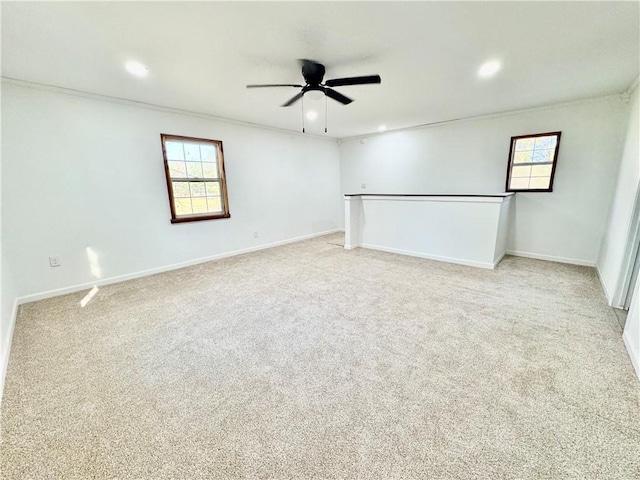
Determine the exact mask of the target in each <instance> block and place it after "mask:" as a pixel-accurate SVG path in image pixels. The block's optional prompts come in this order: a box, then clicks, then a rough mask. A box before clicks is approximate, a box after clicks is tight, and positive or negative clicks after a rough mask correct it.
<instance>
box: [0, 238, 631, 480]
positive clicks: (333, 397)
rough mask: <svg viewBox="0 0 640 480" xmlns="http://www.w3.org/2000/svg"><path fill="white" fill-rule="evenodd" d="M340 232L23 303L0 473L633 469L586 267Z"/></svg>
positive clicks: (600, 472)
mask: <svg viewBox="0 0 640 480" xmlns="http://www.w3.org/2000/svg"><path fill="white" fill-rule="evenodd" d="M340 240H341V237H340V236H339V235H333V236H328V237H321V238H317V239H314V240H309V241H305V242H301V243H297V244H292V245H288V246H284V247H279V248H275V249H271V250H267V251H262V252H258V253H253V254H248V255H244V256H240V257H235V258H230V259H227V260H222V261H217V262H211V263H207V264H202V265H199V266H195V267H190V268H186V269H183V270H179V271H174V272H170V273H165V274H161V275H156V276H152V277H147V278H144V279H139V280H134V281H130V282H126V283H121V284H117V285H112V286H108V287H104V288H101V289H100V291H99V292H98V294H97V295H96V296H95V297H94V298H93V299H92V300H91V301H90V302H89V303H88V305H87V306H86V307H84V308H81V307H80V305H79V302H80V300H81V299H82V297H83V296H84V293H86V292H83V293H78V294H73V295H67V296H64V297H58V298H55V299H50V300H46V301H41V302H38V303H32V304H28V305H25V306H23V307H22V308H21V309H20V313H19V318H18V322H17V325H16V330H15V338H14V341H13V349H12V351H11V359H10V363H9V372H8V377H7V383H6V391H5V394H4V401H3V404H2V444H1V447H0V454H1V467H2V472H1V474H2V478H4V479H27V478H38V479H46V478H56V479H72V478H78V479H79V478H82V479H85V478H96V479H97V478H121V479H130V478H131V479H147V478H148V479H163V478H176V479H178V478H179V479H204V478H214V479H236V478H245V479H253V478H271V479H310V478H314V479H330V478H341V479H376V478H379V479H419V478H424V479H448V478H452V479H471V478H478V479H503V478H505V479H506V478H508V479H515V478H519V479H564V478H575V479H596V478H598V479H625V480H630V479H634V478H640V402H639V396H640V383H639V382H638V380H637V378H635V376H634V373H633V369H632V366H631V364H630V362H629V359H628V357H627V354H626V352H625V349H624V346H623V343H622V340H621V329H620V326H619V325H618V323H617V321H616V317H615V315H614V314H613V312H612V310H611V309H609V308H608V307H607V306H606V304H605V300H604V298H603V295H602V293H601V290H600V286H599V284H598V281H597V279H596V276H595V273H594V270H593V269H590V268H585V267H577V266H569V265H561V264H554V263H549V262H542V261H536V260H529V259H523V258H514V257H506V258H505V259H504V261H503V262H502V263H501V264H500V265H499V267H498V268H497V269H496V270H495V271H488V270H481V269H476V268H471V267H463V266H457V265H451V264H446V263H438V262H434V261H429V260H422V259H416V258H410V257H403V256H398V255H393V254H387V253H381V252H374V251H367V250H355V251H345V250H344V249H343V248H341V247H339V246H337V245H335V243H339V241H340Z"/></svg>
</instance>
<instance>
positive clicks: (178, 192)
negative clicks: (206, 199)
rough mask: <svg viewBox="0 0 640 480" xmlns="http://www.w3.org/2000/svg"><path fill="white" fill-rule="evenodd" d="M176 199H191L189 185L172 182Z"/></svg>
mask: <svg viewBox="0 0 640 480" xmlns="http://www.w3.org/2000/svg"><path fill="white" fill-rule="evenodd" d="M171 185H172V186H173V196H174V197H189V183H187V182H171Z"/></svg>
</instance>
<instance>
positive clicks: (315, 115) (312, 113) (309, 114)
mask: <svg viewBox="0 0 640 480" xmlns="http://www.w3.org/2000/svg"><path fill="white" fill-rule="evenodd" d="M316 118H318V112H316V111H314V110H311V111H309V112H307V120H315V119H316Z"/></svg>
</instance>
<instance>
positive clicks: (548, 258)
mask: <svg viewBox="0 0 640 480" xmlns="http://www.w3.org/2000/svg"><path fill="white" fill-rule="evenodd" d="M506 254H507V255H513V256H514V257H525V258H535V259H536V260H546V261H548V262H558V263H569V264H571V265H582V266H583V267H595V266H596V262H593V261H590V260H581V259H579V258H570V257H556V256H554V255H543V254H541V253H530V252H518V251H516V250H507V252H506Z"/></svg>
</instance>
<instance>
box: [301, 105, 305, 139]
mask: <svg viewBox="0 0 640 480" xmlns="http://www.w3.org/2000/svg"><path fill="white" fill-rule="evenodd" d="M302 133H305V131H304V97H302Z"/></svg>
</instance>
